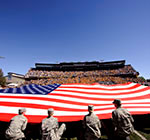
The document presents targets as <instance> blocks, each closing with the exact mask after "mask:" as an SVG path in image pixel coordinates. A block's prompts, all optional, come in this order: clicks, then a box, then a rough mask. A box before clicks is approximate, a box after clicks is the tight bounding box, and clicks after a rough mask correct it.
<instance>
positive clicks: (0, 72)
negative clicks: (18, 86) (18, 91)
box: [0, 69, 6, 86]
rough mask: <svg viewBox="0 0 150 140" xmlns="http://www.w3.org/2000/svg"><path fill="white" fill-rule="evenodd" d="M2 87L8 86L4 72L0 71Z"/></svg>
mask: <svg viewBox="0 0 150 140" xmlns="http://www.w3.org/2000/svg"><path fill="white" fill-rule="evenodd" d="M0 85H1V86H5V85H6V79H5V77H4V76H3V71H2V69H0Z"/></svg>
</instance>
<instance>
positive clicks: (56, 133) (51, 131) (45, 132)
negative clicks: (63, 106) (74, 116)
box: [41, 116, 66, 140]
mask: <svg viewBox="0 0 150 140" xmlns="http://www.w3.org/2000/svg"><path fill="white" fill-rule="evenodd" d="M41 127H42V140H59V139H60V138H61V136H62V134H63V132H64V130H65V129H66V126H65V124H62V125H61V126H60V128H59V125H58V120H57V118H54V117H53V116H51V117H47V118H45V119H43V120H42V126H41Z"/></svg>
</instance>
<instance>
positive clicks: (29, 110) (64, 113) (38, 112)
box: [0, 106, 150, 116]
mask: <svg viewBox="0 0 150 140" xmlns="http://www.w3.org/2000/svg"><path fill="white" fill-rule="evenodd" d="M18 109H19V107H5V106H0V113H9V114H17V113H18ZM26 109H27V112H26V115H40V116H47V109H33V108H26ZM112 111H113V109H108V110H101V111H95V112H94V113H95V114H107V113H112ZM128 111H129V112H132V113H134V112H137V111H138V112H141V113H142V112H149V111H150V108H129V109H128ZM87 113H88V111H84V112H79V111H78V112H72V111H55V112H54V115H55V116H81V115H86V114H87Z"/></svg>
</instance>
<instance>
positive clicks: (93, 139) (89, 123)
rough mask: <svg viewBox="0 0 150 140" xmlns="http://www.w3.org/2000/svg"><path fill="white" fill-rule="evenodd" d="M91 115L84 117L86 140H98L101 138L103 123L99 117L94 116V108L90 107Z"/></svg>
mask: <svg viewBox="0 0 150 140" xmlns="http://www.w3.org/2000/svg"><path fill="white" fill-rule="evenodd" d="M88 111H89V114H88V115H86V116H85V117H84V120H83V128H84V130H85V135H84V137H85V140H98V139H99V138H100V137H101V131H100V128H101V123H100V120H99V118H98V116H97V115H95V114H94V106H93V105H89V106H88Z"/></svg>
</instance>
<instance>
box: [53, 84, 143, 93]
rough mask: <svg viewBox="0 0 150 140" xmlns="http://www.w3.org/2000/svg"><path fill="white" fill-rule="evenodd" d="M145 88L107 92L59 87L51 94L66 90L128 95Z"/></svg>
mask: <svg viewBox="0 0 150 140" xmlns="http://www.w3.org/2000/svg"><path fill="white" fill-rule="evenodd" d="M144 88H145V86H140V87H137V88H134V89H128V90H115V91H114V90H112V91H107V90H99V89H95V90H93V89H78V88H62V87H58V88H57V89H56V90H54V91H52V92H51V93H59V92H60V91H57V90H65V92H69V91H76V92H88V93H99V94H101V93H109V94H114V93H122V92H123V93H127V92H132V91H137V90H141V89H144Z"/></svg>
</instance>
